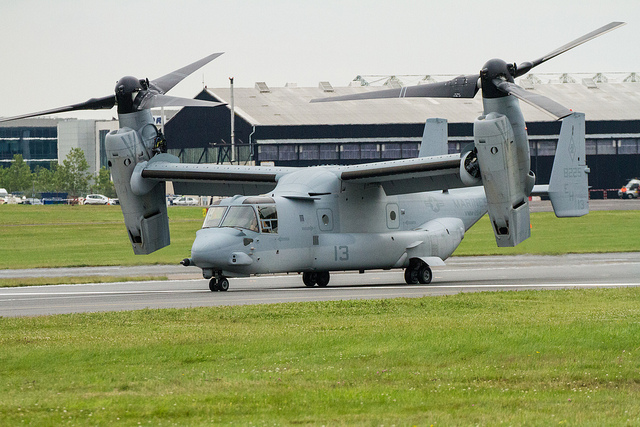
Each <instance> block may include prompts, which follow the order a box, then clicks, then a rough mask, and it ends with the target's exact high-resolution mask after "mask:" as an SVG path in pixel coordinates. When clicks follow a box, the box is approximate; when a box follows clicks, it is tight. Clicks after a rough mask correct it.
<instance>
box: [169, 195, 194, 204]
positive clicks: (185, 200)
mask: <svg viewBox="0 0 640 427" xmlns="http://www.w3.org/2000/svg"><path fill="white" fill-rule="evenodd" d="M173 204H174V205H175V206H198V205H199V204H200V203H199V201H198V199H197V198H195V197H189V196H182V197H178V198H177V199H175V200H174V201H173Z"/></svg>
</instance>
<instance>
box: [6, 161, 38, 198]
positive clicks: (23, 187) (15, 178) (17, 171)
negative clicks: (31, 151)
mask: <svg viewBox="0 0 640 427" xmlns="http://www.w3.org/2000/svg"><path fill="white" fill-rule="evenodd" d="M32 185H33V174H32V173H31V168H29V165H27V163H26V162H25V161H24V159H23V158H22V154H16V155H14V156H13V162H11V166H10V167H9V168H8V169H6V170H4V171H3V173H2V187H3V188H5V189H6V190H7V191H8V192H9V193H15V192H18V191H30V190H31V186H32Z"/></svg>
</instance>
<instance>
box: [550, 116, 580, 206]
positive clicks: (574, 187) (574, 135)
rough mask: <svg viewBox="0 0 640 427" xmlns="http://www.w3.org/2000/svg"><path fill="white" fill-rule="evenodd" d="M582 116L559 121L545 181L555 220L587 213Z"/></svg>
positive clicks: (568, 117)
mask: <svg viewBox="0 0 640 427" xmlns="http://www.w3.org/2000/svg"><path fill="white" fill-rule="evenodd" d="M584 134H585V131H584V114H583V113H573V114H571V115H570V116H567V117H565V118H564V119H562V128H561V129H560V138H559V139H558V146H557V148H556V157H555V159H554V160H553V169H552V170H551V179H550V180H549V198H550V199H551V204H552V205H553V210H554V212H555V213H556V216H557V217H575V216H583V215H586V214H588V213H589V184H588V173H589V168H588V167H587V163H586V149H585V136H584Z"/></svg>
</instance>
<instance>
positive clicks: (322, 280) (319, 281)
mask: <svg viewBox="0 0 640 427" xmlns="http://www.w3.org/2000/svg"><path fill="white" fill-rule="evenodd" d="M329 279H330V276H329V272H328V271H321V272H308V273H302V282H303V283H304V285H305V286H308V287H310V288H312V287H314V286H315V285H318V286H319V287H321V288H324V287H325V286H327V285H328V284H329Z"/></svg>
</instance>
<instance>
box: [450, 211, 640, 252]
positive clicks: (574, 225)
mask: <svg viewBox="0 0 640 427" xmlns="http://www.w3.org/2000/svg"><path fill="white" fill-rule="evenodd" d="M638 251H640V212H639V211H633V210H627V211H593V212H590V213H589V214H588V215H585V216H583V217H579V218H557V217H556V216H555V214H554V213H552V212H535V213H532V214H531V237H530V238H529V239H527V240H525V241H524V242H522V243H521V244H519V245H518V246H516V247H513V248H499V247H497V245H496V241H495V237H494V235H493V231H492V229H491V223H490V221H489V217H488V216H487V215H485V216H484V217H482V219H481V220H480V221H478V223H477V224H475V225H474V226H473V227H472V228H471V229H470V230H469V231H468V232H467V233H466V234H465V236H464V240H463V241H462V243H461V244H460V246H459V247H458V249H457V250H456V252H455V253H454V255H455V256H463V255H513V254H540V255H561V254H567V253H606V252H638Z"/></svg>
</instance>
